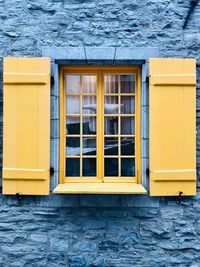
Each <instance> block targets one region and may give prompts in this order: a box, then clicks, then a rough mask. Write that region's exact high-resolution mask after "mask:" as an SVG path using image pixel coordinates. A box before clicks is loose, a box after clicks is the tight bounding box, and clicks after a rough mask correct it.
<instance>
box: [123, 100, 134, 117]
mask: <svg viewBox="0 0 200 267" xmlns="http://www.w3.org/2000/svg"><path fill="white" fill-rule="evenodd" d="M121 113H122V114H134V113H135V97H134V96H121Z"/></svg>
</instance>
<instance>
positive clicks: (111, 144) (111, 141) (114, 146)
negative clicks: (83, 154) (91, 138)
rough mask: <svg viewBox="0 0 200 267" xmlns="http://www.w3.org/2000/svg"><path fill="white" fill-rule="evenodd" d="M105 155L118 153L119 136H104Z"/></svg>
mask: <svg viewBox="0 0 200 267" xmlns="http://www.w3.org/2000/svg"><path fill="white" fill-rule="evenodd" d="M104 155H118V137H105V138H104Z"/></svg>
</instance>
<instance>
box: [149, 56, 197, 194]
mask: <svg viewBox="0 0 200 267" xmlns="http://www.w3.org/2000/svg"><path fill="white" fill-rule="evenodd" d="M149 73H150V88H149V94H150V102H149V105H150V115H149V117H150V123H149V127H150V195H151V196H173V195H178V194H179V192H183V194H184V195H195V194H196V86H195V81H196V62H195V60H194V59H171V58H166V59H161V58H160V59H150V61H149Z"/></svg>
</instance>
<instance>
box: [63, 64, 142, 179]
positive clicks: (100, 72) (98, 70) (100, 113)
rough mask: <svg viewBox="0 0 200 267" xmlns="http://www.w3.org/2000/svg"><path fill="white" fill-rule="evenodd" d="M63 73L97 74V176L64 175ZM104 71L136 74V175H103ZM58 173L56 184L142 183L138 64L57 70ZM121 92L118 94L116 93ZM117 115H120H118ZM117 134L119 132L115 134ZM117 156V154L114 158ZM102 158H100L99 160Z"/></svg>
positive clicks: (73, 67)
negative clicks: (58, 103) (58, 86)
mask: <svg viewBox="0 0 200 267" xmlns="http://www.w3.org/2000/svg"><path fill="white" fill-rule="evenodd" d="M66 74H80V75H81V74H96V75H97V113H96V117H97V125H98V132H99V134H97V136H96V137H97V144H98V145H97V157H96V158H97V177H96V178H94V177H92V178H90V177H86V178H85V177H84V178H76V177H73V178H65V137H66V133H65V79H64V77H65V75H66ZM104 74H116V75H120V74H135V75H136V87H135V166H136V171H135V177H133V178H118V177H117V178H116V177H109V178H107V177H104V122H103V120H104V90H103V88H104V87H103V84H104ZM59 78H60V162H59V164H60V175H59V183H60V184H64V183H138V184H141V140H140V136H141V133H140V131H141V129H140V128H141V114H140V107H141V101H140V98H141V70H140V68H139V67H136V66H131V67H118V66H117V67H116V66H106V67H99V66H96V67H93V66H70V67H66V66H64V67H61V69H60V77H59ZM119 94H120V93H119ZM118 116H119V114H118ZM118 136H120V133H118ZM118 157H119V155H118V156H117V158H118ZM100 159H103V160H100Z"/></svg>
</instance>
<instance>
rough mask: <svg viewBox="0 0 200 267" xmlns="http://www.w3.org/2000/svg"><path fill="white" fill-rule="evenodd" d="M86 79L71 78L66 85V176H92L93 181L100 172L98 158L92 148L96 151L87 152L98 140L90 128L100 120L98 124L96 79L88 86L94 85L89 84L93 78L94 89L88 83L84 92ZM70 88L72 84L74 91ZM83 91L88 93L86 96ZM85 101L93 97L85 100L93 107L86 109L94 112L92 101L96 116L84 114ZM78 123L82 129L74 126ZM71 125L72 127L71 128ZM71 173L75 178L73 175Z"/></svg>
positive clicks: (88, 78)
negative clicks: (91, 171) (91, 109)
mask: <svg viewBox="0 0 200 267" xmlns="http://www.w3.org/2000/svg"><path fill="white" fill-rule="evenodd" d="M93 76H94V75H93ZM73 77H75V78H76V80H78V81H79V82H77V81H73V79H72V78H73ZM78 77H79V78H78ZM83 77H84V75H81V74H76V75H69V80H70V82H68V80H67V77H66V80H67V81H66V90H65V92H66V93H65V99H66V104H65V105H66V107H67V109H65V110H66V111H67V113H65V114H64V116H65V121H66V123H65V124H66V126H67V127H66V128H67V129H66V130H67V132H66V134H65V136H66V141H65V147H66V152H65V159H66V160H65V161H66V162H65V165H66V172H65V173H66V177H67V178H68V177H73V178H84V177H85V175H86V176H90V177H92V176H94V177H96V174H95V175H94V172H96V170H95V168H96V167H95V165H96V158H97V156H96V155H90V154H91V153H94V150H95V148H92V149H90V148H87V146H89V144H90V143H91V138H93V139H96V133H95V134H91V133H92V131H90V128H89V127H90V123H95V124H96V120H95V121H94V119H95V118H96V110H95V105H96V103H95V100H96V88H94V87H95V86H94V83H95V79H96V76H95V77H91V76H89V75H88V76H87V79H86V80H88V82H89V83H90V81H89V80H90V78H91V80H92V85H90V84H87V81H86V83H84V88H83ZM74 83H75V84H76V86H77V84H79V89H78V88H76V87H75V88H74V87H73V86H72V85H73V84H74ZM68 84H70V86H71V87H70V88H67V85H68ZM73 90H75V92H73ZM83 90H86V92H83ZM87 90H88V92H87ZM93 90H95V92H92V91H93ZM68 91H70V92H68ZM77 91H79V92H78V93H77ZM84 97H91V98H90V99H89V98H85V99H84V100H85V101H86V102H87V103H88V104H89V105H88V106H86V109H90V108H91V104H90V103H91V101H90V100H91V99H92V102H93V104H92V108H93V110H94V112H95V113H93V114H88V113H89V111H88V112H84V109H83V98H84ZM94 97H95V98H94ZM77 104H79V109H77V107H78V106H77ZM71 110H72V111H73V110H77V111H78V112H71ZM85 113H86V114H85ZM78 118H79V119H78ZM87 118H88V119H87ZM92 118H93V119H92ZM77 119H78V120H77ZM75 121H77V125H79V126H76V125H75V124H74V123H75ZM67 123H68V124H67ZM69 123H71V125H70V124H69ZM77 131H79V134H77V133H76V132H77ZM68 132H69V133H68ZM85 132H87V134H85ZM88 134H90V135H88ZM70 138H71V139H70ZM83 138H85V139H86V140H85V141H86V142H87V143H86V147H85V149H83ZM76 139H77V140H78V141H77V140H76ZM88 140H90V142H89V143H88ZM78 142H79V147H77V144H78ZM76 143H77V144H76ZM93 143H94V142H93ZM93 146H94V144H93ZM84 153H86V154H85V155H83V154H84ZM95 153H96V152H95ZM67 154H68V155H67ZM94 160H95V161H94ZM73 162H75V163H76V166H75V165H73ZM83 164H84V165H83ZM91 164H93V175H91V173H90V169H91V166H92V165H91ZM67 166H68V170H67ZM76 168H78V169H79V170H78V169H77V170H76ZM70 172H71V174H72V175H70Z"/></svg>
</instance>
